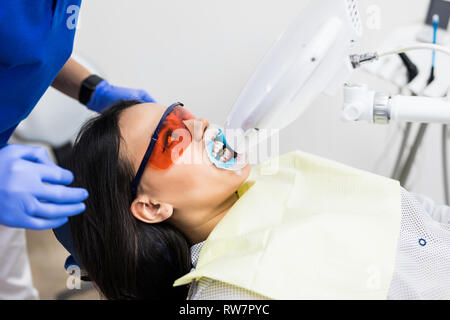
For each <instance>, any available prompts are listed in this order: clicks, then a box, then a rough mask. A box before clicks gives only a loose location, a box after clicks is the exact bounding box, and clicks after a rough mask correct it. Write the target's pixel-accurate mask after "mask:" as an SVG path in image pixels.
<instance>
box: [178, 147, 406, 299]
mask: <svg viewBox="0 0 450 320" xmlns="http://www.w3.org/2000/svg"><path fill="white" fill-rule="evenodd" d="M247 189H248V190H247ZM239 193H240V195H241V194H242V193H244V194H242V196H241V197H240V198H239V200H238V201H237V202H236V203H235V205H234V206H233V207H232V208H231V209H230V211H229V212H228V213H227V214H226V216H225V217H224V218H223V219H222V220H221V221H220V222H219V223H218V224H217V226H216V227H215V228H214V230H213V231H212V232H211V233H210V235H209V237H208V239H207V240H206V242H205V244H204V245H203V248H202V250H201V252H200V255H199V259H198V262H197V266H196V269H195V270H194V271H192V272H190V273H189V274H187V275H185V276H183V277H181V278H179V279H178V280H176V281H175V283H174V286H178V285H184V284H187V283H189V282H191V281H192V280H194V279H199V278H201V277H208V278H211V279H215V280H218V281H222V282H225V283H229V284H232V285H235V286H238V287H241V288H245V289H248V290H250V291H253V292H255V293H257V294H260V295H263V296H265V297H268V298H271V299H386V298H387V294H388V290H389V285H390V281H391V279H392V275H393V271H394V262H395V255H396V249H397V238H398V235H399V231H400V216H401V200H400V187H399V184H398V182H397V181H393V180H390V179H388V178H384V177H381V176H377V175H375V174H371V173H368V172H364V171H361V170H358V169H354V168H351V167H348V166H345V165H342V164H339V163H336V162H333V161H330V160H326V159H323V158H320V157H317V156H313V155H310V154H307V153H303V152H292V153H288V154H286V155H283V156H281V157H279V158H277V159H274V160H272V161H269V162H268V163H266V164H264V165H261V166H258V167H255V168H253V169H252V172H251V175H250V177H249V180H248V181H247V182H246V183H245V184H244V185H243V186H242V187H241V188H240V190H239Z"/></svg>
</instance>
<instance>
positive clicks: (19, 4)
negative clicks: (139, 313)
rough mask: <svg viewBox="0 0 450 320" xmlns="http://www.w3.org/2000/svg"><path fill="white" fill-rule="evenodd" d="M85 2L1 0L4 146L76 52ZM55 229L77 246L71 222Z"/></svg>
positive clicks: (0, 139)
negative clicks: (77, 25) (76, 16)
mask: <svg viewBox="0 0 450 320" xmlns="http://www.w3.org/2000/svg"><path fill="white" fill-rule="evenodd" d="M80 6H81V0H0V147H3V146H4V145H5V144H6V143H7V142H8V140H9V138H10V137H11V135H12V133H13V132H14V129H15V128H16V127H17V125H18V124H19V123H20V121H22V120H23V119H25V118H26V117H27V116H28V115H29V114H30V112H31V111H32V110H33V108H34V107H35V106H36V104H37V103H38V101H39V99H40V98H41V97H42V95H43V94H44V93H45V91H46V90H47V89H48V87H49V86H50V85H51V84H52V82H53V80H54V79H55V78H56V76H57V75H58V73H59V71H60V70H61V69H62V67H63V66H64V64H65V63H66V62H67V60H68V59H69V58H70V56H71V54H72V50H73V42H74V37H75V31H76V29H75V24H74V22H75V21H76V20H75V21H74V14H76V13H78V11H79V9H80ZM61 107H62V108H63V107H64V106H61ZM55 233H56V235H57V238H58V239H59V240H60V241H62V243H63V245H64V246H65V247H66V248H67V249H68V250H69V251H70V252H72V251H73V248H72V240H71V234H70V228H69V225H68V224H67V223H66V224H65V225H64V226H62V227H61V228H59V229H58V230H57V231H55Z"/></svg>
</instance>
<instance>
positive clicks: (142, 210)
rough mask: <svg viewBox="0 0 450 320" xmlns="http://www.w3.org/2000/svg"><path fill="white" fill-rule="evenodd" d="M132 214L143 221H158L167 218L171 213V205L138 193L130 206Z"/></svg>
mask: <svg viewBox="0 0 450 320" xmlns="http://www.w3.org/2000/svg"><path fill="white" fill-rule="evenodd" d="M130 210H131V213H132V214H133V216H134V217H135V218H136V219H138V220H140V221H142V222H145V223H159V222H162V221H164V220H167V219H169V218H170V217H171V216H172V213H173V207H172V205H170V204H168V203H160V202H157V201H154V200H152V199H150V198H149V197H148V196H146V195H139V196H138V197H137V198H136V199H135V200H134V201H133V203H132V204H131V207H130Z"/></svg>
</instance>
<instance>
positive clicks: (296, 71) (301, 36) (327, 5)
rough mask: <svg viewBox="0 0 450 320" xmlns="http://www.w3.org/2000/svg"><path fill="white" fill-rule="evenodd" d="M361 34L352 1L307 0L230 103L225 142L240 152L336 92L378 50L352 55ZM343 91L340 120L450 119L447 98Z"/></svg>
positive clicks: (357, 88)
mask: <svg viewBox="0 0 450 320" xmlns="http://www.w3.org/2000/svg"><path fill="white" fill-rule="evenodd" d="M361 35H362V27H361V21H360V17H359V13H358V9H357V3H356V0H312V1H310V3H309V6H308V7H307V8H306V9H305V10H303V11H302V13H301V14H300V15H299V16H298V17H297V18H296V19H295V21H294V22H293V23H292V24H291V25H290V27H289V28H288V29H287V30H286V31H285V32H284V33H283V34H282V35H281V36H280V38H279V39H278V40H277V41H276V43H275V44H274V46H273V47H272V48H271V49H270V51H269V52H268V53H267V55H266V56H265V58H264V59H263V61H262V62H261V63H260V65H259V66H258V68H257V70H256V72H255V73H254V74H253V76H252V77H251V78H250V80H249V81H248V83H247V84H246V86H245V88H244V90H243V91H242V93H241V95H240V96H239V97H238V99H237V101H236V103H235V104H234V106H233V108H232V110H231V112H230V114H229V115H228V118H227V120H226V122H225V132H224V134H225V137H226V140H227V143H228V145H229V146H230V147H231V148H232V149H233V150H235V151H236V152H238V153H240V152H245V151H247V150H248V149H249V143H250V144H251V142H249V140H251V137H253V136H256V135H258V134H257V133H258V130H260V129H278V130H281V129H283V128H285V127H286V126H288V125H289V124H290V123H291V122H293V121H294V120H296V119H297V118H298V117H299V116H300V115H301V114H302V112H304V110H305V109H306V108H307V107H308V106H309V105H310V104H311V103H312V102H313V100H314V99H315V98H316V97H317V96H318V95H319V94H320V93H322V92H324V93H327V94H334V93H336V90H337V89H340V88H342V87H344V85H345V83H346V81H347V80H348V79H349V78H350V75H351V73H352V71H353V69H354V68H355V67H358V66H359V64H360V63H359V62H364V61H366V60H367V61H370V60H375V59H376V58H378V55H377V54H373V55H371V54H368V55H351V53H352V52H351V48H352V46H353V45H354V44H355V43H356V42H357V41H358V39H359V38H360V37H361ZM422 49H425V48H422ZM428 49H430V48H428ZM441 49H443V50H444V52H445V51H447V50H445V48H441ZM393 53H394V52H393ZM355 58H357V60H356V61H355V60H354V59H355ZM344 90H345V91H344V93H345V94H344V96H345V99H344V100H345V101H344V109H343V116H342V118H343V120H347V121H358V120H366V121H368V122H370V123H388V122H389V120H391V119H392V120H401V121H417V122H439V123H450V103H449V102H448V101H447V100H444V99H440V98H426V97H404V96H390V95H389V94H385V93H376V92H372V91H369V90H368V89H367V87H365V86H357V85H356V86H350V85H345V89H344ZM266 131H267V130H266ZM264 138H267V136H265V137H264ZM264 138H263V139H264ZM253 141H257V142H260V141H261V138H259V140H258V139H256V140H253Z"/></svg>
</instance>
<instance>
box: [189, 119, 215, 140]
mask: <svg viewBox="0 0 450 320" xmlns="http://www.w3.org/2000/svg"><path fill="white" fill-rule="evenodd" d="M184 124H185V125H186V127H187V128H188V130H189V131H190V133H191V136H192V139H193V140H194V141H201V140H202V139H203V134H204V133H205V130H206V129H207V128H208V127H209V121H208V119H205V118H197V119H190V120H185V121H184Z"/></svg>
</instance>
